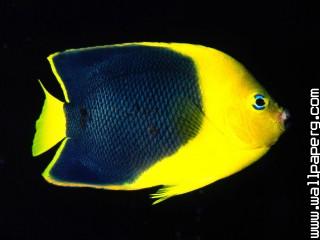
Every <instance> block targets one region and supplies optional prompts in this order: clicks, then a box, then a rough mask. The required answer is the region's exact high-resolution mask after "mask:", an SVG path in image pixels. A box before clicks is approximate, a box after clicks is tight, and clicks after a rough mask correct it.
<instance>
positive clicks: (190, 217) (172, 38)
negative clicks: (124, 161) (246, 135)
mask: <svg viewBox="0 0 320 240" xmlns="http://www.w3.org/2000/svg"><path fill="white" fill-rule="evenodd" d="M304 2H307V1H279V2H278V3H273V4H272V3H270V2H269V1H264V2H262V1H261V2H260V1H256V3H252V2H250V3H249V2H244V1H233V2H231V1H222V2H221V1H219V2H218V1H211V4H209V3H205V2H204V1H193V2H191V3H186V2H183V1H171V2H164V1H150V2H136V1H116V2H111V1H100V2H97V1H83V2H82V1H64V2H57V1H41V2H40V1H39V2H32V1H1V2H0V53H1V54H0V56H1V67H0V74H1V75H0V94H1V96H0V98H1V99H0V100H1V101H0V111H1V112H0V113H1V115H0V117H1V120H0V121H1V122H0V136H1V138H0V139H1V140H0V141H1V144H0V239H219V240H225V239H241V240H242V239H306V237H307V236H308V235H307V233H308V228H307V226H308V225H307V223H308V222H307V220H308V216H307V207H306V206H307V202H306V199H307V196H308V195H307V192H306V189H305V185H306V183H305V182H306V176H305V174H306V169H307V166H308V151H309V150H308V144H309V142H308V133H309V130H308V127H309V125H308V121H309V120H310V119H309V89H310V87H316V86H317V85H318V87H319V82H318V84H317V85H316V84H315V83H312V80H316V79H319V73H318V71H319V70H318V68H319V67H318V62H319V61H317V58H316V57H317V51H316V49H317V45H318V39H317V33H318V32H319V29H318V28H319V21H318V19H317V18H316V17H315V16H316V8H315V7H314V6H309V5H306V3H304ZM133 41H166V42H188V43H197V44H203V45H207V46H210V47H214V48H217V49H220V50H222V51H224V52H226V53H228V54H230V55H232V56H233V57H235V58H236V59H238V60H239V61H241V62H242V63H244V65H246V66H247V67H248V69H249V70H250V71H251V72H252V73H253V74H254V75H255V76H256V78H257V79H258V80H259V82H261V83H262V85H263V86H265V87H266V89H268V90H269V92H270V94H271V95H272V96H274V98H275V99H276V100H277V101H278V102H279V103H280V104H281V105H282V106H285V107H287V108H288V109H289V110H290V112H291V114H292V126H291V128H290V129H289V130H288V131H287V132H286V133H285V134H284V135H283V136H282V137H281V138H280V140H279V142H278V143H277V144H276V145H275V146H274V147H273V148H272V150H271V151H270V152H269V153H268V154H267V155H266V156H265V157H263V158H262V159H261V160H259V161H258V162H257V163H255V164H253V165H252V166H250V167H249V168H247V169H245V170H244V171H242V172H240V173H237V174H235V175H234V176H232V177H230V178H227V179H225V180H222V181H219V182H217V183H215V184H212V185H210V186H207V187H205V188H203V189H200V190H197V191H194V192H192V193H188V194H185V195H181V196H177V197H174V198H172V199H170V200H167V201H165V202H163V203H161V204H159V205H156V206H151V202H152V201H151V200H150V199H149V197H148V194H150V193H153V192H154V191H155V190H156V188H154V189H147V190H142V191H135V192H115V191H103V190H95V189H86V188H63V187H56V186H53V185H51V184H48V183H47V182H45V181H44V179H43V178H42V177H41V172H42V171H43V170H44V169H45V167H46V166H47V165H48V163H49V161H50V160H51V159H52V157H53V155H54V153H55V150H51V151H49V152H48V153H46V154H44V155H42V156H40V157H38V158H33V157H31V144H32V138H33V134H34V123H35V121H36V119H37V118H38V116H39V114H40V111H41V107H42V104H43V99H44V96H43V94H42V92H41V89H40V87H39V84H38V82H37V79H41V80H42V81H43V82H44V84H45V85H46V87H47V88H48V90H49V91H50V92H51V93H53V95H55V96H58V97H59V98H60V99H63V94H62V91H61V89H60V88H59V85H58V84H57V81H56V80H55V78H54V76H53V75H52V74H51V70H50V67H49V64H48V62H47V60H46V57H47V56H48V55H49V54H50V53H53V52H56V51H60V50H64V49H69V48H79V47H86V46H95V45H104V44H113V43H123V42H133ZM237 100H238V99H237V96H234V101H237Z"/></svg>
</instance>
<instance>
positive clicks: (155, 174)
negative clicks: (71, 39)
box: [32, 43, 286, 203]
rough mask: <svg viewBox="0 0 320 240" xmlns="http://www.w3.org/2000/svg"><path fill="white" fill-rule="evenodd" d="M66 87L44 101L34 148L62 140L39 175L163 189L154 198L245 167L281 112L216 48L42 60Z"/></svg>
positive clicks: (274, 132) (143, 46)
mask: <svg viewBox="0 0 320 240" xmlns="http://www.w3.org/2000/svg"><path fill="white" fill-rule="evenodd" d="M48 60H49V62H50V65H51V68H52V71H53V73H54V75H55V76H56V78H57V80H58V81H59V83H60V85H61V88H62V90H63V93H64V98H65V99H64V101H60V100H58V99H56V98H55V97H53V96H52V95H51V94H50V93H49V92H48V91H47V90H46V89H45V88H44V86H43V85H42V84H41V86H42V88H43V90H44V92H45V95H46V100H45V103H44V107H43V110H42V113H41V115H40V118H39V119H38V121H37V123H36V134H35V137H34V142H33V147H32V153H33V155H34V156H37V155H40V154H42V153H43V152H45V151H47V150H49V149H50V148H51V147H53V146H54V145H55V144H57V143H58V142H59V141H61V140H62V142H61V144H60V147H59V148H58V150H57V152H56V154H55V156H54V159H53V160H52V161H51V162H50V164H49V166H48V167H47V168H46V170H45V171H44V173H43V176H44V178H45V179H46V180H47V181H48V182H51V183H53V184H57V185H62V186H79V187H81V186H82V187H94V188H103V189H111V190H137V189H143V188H148V187H153V186H158V185H161V186H163V187H162V188H161V189H159V190H158V192H157V193H155V194H153V195H152V197H153V198H155V199H156V201H155V203H158V202H160V201H163V200H165V199H167V198H169V197H171V196H174V195H179V194H182V193H186V192H190V191H192V190H195V189H198V188H201V187H203V186H206V185H208V184H210V183H212V182H215V181H217V180H219V179H222V178H225V177H227V176H230V175H231V174H233V173H235V172H238V171H240V170H241V169H243V168H245V167H246V166H248V165H250V164H251V163H253V162H254V161H256V160H257V159H259V158H260V157H261V156H262V155H264V154H265V153H266V152H267V151H268V150H269V149H270V147H271V146H272V145H273V144H274V143H275V142H276V141H277V139H278V138H279V136H280V135H281V133H282V132H283V131H284V120H285V118H286V112H285V111H284V110H283V109H282V108H280V107H279V106H278V105H277V103H276V102H275V101H274V100H273V99H272V98H271V97H270V96H269V94H268V93H267V92H266V90H265V89H264V88H263V87H262V86H261V85H260V84H259V83H258V82H257V81H256V80H255V79H254V77H253V76H252V75H251V74H250V73H249V72H248V71H247V70H246V69H245V67H244V66H243V65H242V64H240V63H239V62H238V61H236V60H235V59H233V58H232V57H230V56H228V55H227V54H225V53H223V52H221V51H218V50H216V49H213V48H208V47H204V46H200V45H192V44H181V43H129V44H118V45H110V46H102V47H93V48H83V49H72V50H67V51H64V52H58V53H55V54H52V55H50V56H49V57H48Z"/></svg>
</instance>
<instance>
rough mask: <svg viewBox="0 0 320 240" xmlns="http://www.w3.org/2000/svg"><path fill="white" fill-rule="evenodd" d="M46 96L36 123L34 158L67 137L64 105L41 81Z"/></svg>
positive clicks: (33, 146) (33, 147)
mask: <svg viewBox="0 0 320 240" xmlns="http://www.w3.org/2000/svg"><path fill="white" fill-rule="evenodd" d="M39 83H40V85H41V88H42V90H43V92H44V94H45V97H46V99H45V101H44V104H43V108H42V112H41V114H40V117H39V119H38V120H37V122H36V134H35V136H34V139H33V145H32V156H38V155H40V154H42V153H44V152H46V151H48V150H49V149H50V148H52V147H53V146H54V145H56V144H57V143H58V142H59V141H60V140H62V139H63V138H65V137H66V117H65V113H64V110H63V105H64V103H63V102H61V101H60V100H58V99H57V98H55V97H54V96H52V95H51V94H50V93H49V92H48V91H47V90H46V89H45V87H44V86H43V84H42V83H41V81H40V80H39Z"/></svg>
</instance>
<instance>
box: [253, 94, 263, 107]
mask: <svg viewBox="0 0 320 240" xmlns="http://www.w3.org/2000/svg"><path fill="white" fill-rule="evenodd" d="M254 98H255V99H256V100H257V99H262V100H263V99H264V96H263V95H262V94H256V95H255V96H254ZM252 106H253V108H254V109H256V110H263V109H265V108H266V106H265V104H264V105H262V106H259V105H257V104H256V103H254V104H252Z"/></svg>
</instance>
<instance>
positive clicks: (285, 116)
mask: <svg viewBox="0 0 320 240" xmlns="http://www.w3.org/2000/svg"><path fill="white" fill-rule="evenodd" d="M289 119H290V113H289V111H288V110H287V109H283V110H282V111H281V112H280V114H279V120H280V122H281V124H282V126H283V128H284V130H285V129H287V128H288V127H289Z"/></svg>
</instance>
